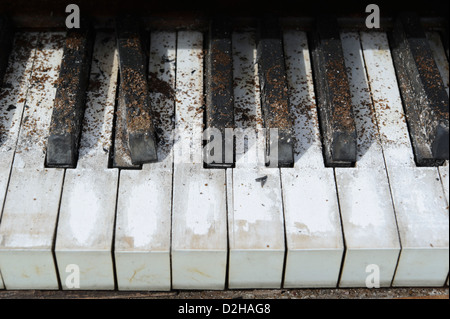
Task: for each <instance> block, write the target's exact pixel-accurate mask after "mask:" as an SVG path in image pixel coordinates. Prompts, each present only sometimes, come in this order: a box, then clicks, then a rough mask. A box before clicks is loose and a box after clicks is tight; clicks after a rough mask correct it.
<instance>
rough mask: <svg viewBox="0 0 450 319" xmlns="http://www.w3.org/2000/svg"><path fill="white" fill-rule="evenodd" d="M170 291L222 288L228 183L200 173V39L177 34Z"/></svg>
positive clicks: (214, 173)
mask: <svg viewBox="0 0 450 319" xmlns="http://www.w3.org/2000/svg"><path fill="white" fill-rule="evenodd" d="M177 36H178V39H177V71H176V98H175V133H176V140H175V142H174V143H175V144H174V147H173V149H174V155H173V156H174V171H173V203H172V205H173V207H172V287H173V288H174V289H224V287H225V277H226V266H227V223H226V218H227V217H226V211H227V207H226V179H225V171H224V170H221V169H204V168H203V162H202V143H201V139H202V131H203V128H202V124H203V111H202V105H203V53H202V50H203V34H202V33H200V32H197V31H180V32H178V34H177Z"/></svg>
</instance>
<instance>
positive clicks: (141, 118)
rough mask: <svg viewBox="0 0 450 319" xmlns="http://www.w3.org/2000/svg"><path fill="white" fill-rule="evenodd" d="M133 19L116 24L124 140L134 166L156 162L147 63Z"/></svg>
mask: <svg viewBox="0 0 450 319" xmlns="http://www.w3.org/2000/svg"><path fill="white" fill-rule="evenodd" d="M140 35H141V33H140V31H139V25H138V22H137V21H136V19H133V18H121V19H118V20H117V21H116V36H117V48H118V52H119V69H120V87H121V90H122V93H123V99H124V103H125V105H126V107H125V110H126V111H125V116H126V121H125V122H126V123H125V124H126V139H127V142H128V149H129V151H130V157H131V160H132V163H133V164H137V165H138V164H144V163H151V162H155V161H157V159H158V157H157V152H156V147H157V146H156V145H157V141H156V132H155V128H154V126H153V118H152V109H151V105H150V99H149V89H148V83H147V63H146V56H145V53H144V51H143V47H142V45H143V43H142V40H141V36H140Z"/></svg>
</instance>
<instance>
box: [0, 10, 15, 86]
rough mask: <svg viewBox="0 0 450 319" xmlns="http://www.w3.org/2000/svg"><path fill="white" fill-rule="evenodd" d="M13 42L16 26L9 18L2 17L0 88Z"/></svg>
mask: <svg viewBox="0 0 450 319" xmlns="http://www.w3.org/2000/svg"><path fill="white" fill-rule="evenodd" d="M13 42H14V26H13V24H12V22H11V21H10V19H9V18H8V17H6V16H0V48H1V50H0V87H1V86H2V85H3V80H4V77H5V72H6V69H7V67H8V58H9V56H10V54H11V50H12V47H13Z"/></svg>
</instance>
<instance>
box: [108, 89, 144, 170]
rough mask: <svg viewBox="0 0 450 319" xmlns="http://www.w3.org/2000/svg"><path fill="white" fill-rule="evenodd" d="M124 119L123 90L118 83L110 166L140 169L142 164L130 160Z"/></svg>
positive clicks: (125, 119)
mask: <svg viewBox="0 0 450 319" xmlns="http://www.w3.org/2000/svg"><path fill="white" fill-rule="evenodd" d="M126 121H127V117H126V104H125V99H124V95H123V90H122V88H121V86H120V85H119V87H118V94H117V101H116V112H115V119H114V143H113V151H112V154H111V159H112V167H113V168H122V169H140V168H141V167H142V165H135V164H133V163H132V161H131V157H130V150H129V148H128V141H127V131H126Z"/></svg>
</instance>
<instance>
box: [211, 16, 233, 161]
mask: <svg viewBox="0 0 450 319" xmlns="http://www.w3.org/2000/svg"><path fill="white" fill-rule="evenodd" d="M205 62H206V63H205V71H206V72H205V75H206V79H205V80H206V81H205V91H206V114H205V115H206V129H207V130H208V129H209V130H211V129H213V130H217V131H218V132H220V137H221V141H220V143H219V142H218V143H214V144H215V145H219V144H220V145H221V149H220V152H219V153H215V154H212V153H211V152H217V150H214V149H209V148H205V151H206V153H205V156H206V157H205V163H206V167H210V168H214V167H216V168H226V167H232V166H233V164H234V158H235V157H234V147H233V144H234V143H233V137H232V136H229V135H228V134H226V129H232V128H234V93H233V58H232V48H231V24H230V23H229V20H226V18H222V17H220V18H216V19H214V20H213V21H211V24H210V29H209V34H208V49H207V55H206V60H205ZM211 132H212V134H211V135H213V131H211ZM215 138H216V137H213V139H215ZM207 145H209V146H211V145H213V143H211V144H207ZM220 154H221V155H222V156H219V155H220ZM210 155H212V156H210ZM214 155H215V156H214ZM219 157H221V158H219Z"/></svg>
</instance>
